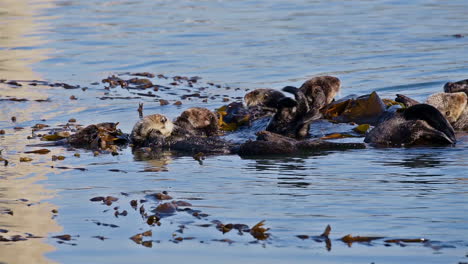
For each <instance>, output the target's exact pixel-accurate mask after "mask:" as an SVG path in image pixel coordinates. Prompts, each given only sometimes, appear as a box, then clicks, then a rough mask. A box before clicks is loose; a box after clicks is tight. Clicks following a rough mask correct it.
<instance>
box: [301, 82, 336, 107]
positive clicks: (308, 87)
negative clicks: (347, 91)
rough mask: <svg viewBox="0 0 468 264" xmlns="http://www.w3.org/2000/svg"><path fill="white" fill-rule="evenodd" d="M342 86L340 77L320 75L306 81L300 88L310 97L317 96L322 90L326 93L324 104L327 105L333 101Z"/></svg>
mask: <svg viewBox="0 0 468 264" xmlns="http://www.w3.org/2000/svg"><path fill="white" fill-rule="evenodd" d="M340 87H341V81H340V79H338V78H336V77H333V76H319V77H315V78H312V79H310V80H308V81H306V82H305V83H304V84H303V85H302V86H301V88H300V89H301V90H302V92H303V93H304V94H305V95H306V96H307V97H308V98H315V97H316V95H317V92H318V91H320V92H321V93H323V94H324V95H325V101H324V102H323V104H324V105H327V104H329V103H331V102H332V101H333V98H334V97H335V96H336V94H337V93H338V92H339V91H340Z"/></svg>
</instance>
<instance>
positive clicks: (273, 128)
mask: <svg viewBox="0 0 468 264" xmlns="http://www.w3.org/2000/svg"><path fill="white" fill-rule="evenodd" d="M340 85H341V82H340V80H339V79H338V78H336V77H332V76H320V77H315V78H312V79H310V80H308V81H306V82H305V83H304V84H303V85H302V86H301V87H300V88H296V87H294V86H286V87H284V88H283V91H285V92H288V93H291V94H293V95H294V100H293V99H291V98H289V97H285V98H282V99H280V100H279V101H278V106H277V112H276V113H275V115H274V116H273V118H272V119H271V121H270V123H269V124H268V126H267V128H266V130H267V131H270V132H274V133H277V134H280V135H284V136H288V137H292V138H297V139H303V138H306V137H307V136H308V135H309V129H310V124H311V123H312V122H313V121H314V120H317V119H319V118H321V117H322V114H321V112H320V110H321V109H323V108H324V107H325V106H326V105H328V104H329V103H330V102H332V100H333V98H334V97H335V95H336V94H337V93H338V92H339V90H340Z"/></svg>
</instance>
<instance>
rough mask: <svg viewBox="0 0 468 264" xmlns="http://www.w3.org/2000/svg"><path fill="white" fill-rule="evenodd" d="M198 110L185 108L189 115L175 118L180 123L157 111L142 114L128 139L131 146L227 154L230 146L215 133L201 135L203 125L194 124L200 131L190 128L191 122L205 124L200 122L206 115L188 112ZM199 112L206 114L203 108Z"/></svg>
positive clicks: (203, 131)
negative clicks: (146, 114) (156, 112)
mask: <svg viewBox="0 0 468 264" xmlns="http://www.w3.org/2000/svg"><path fill="white" fill-rule="evenodd" d="M198 111H199V110H189V112H190V114H187V113H186V114H184V116H185V118H182V119H183V120H184V121H180V120H181V119H179V122H177V123H179V124H182V126H178V125H176V124H174V123H172V122H171V121H170V120H169V119H168V118H167V117H165V116H163V115H160V114H154V115H149V116H145V117H144V118H143V119H142V120H140V121H138V122H137V123H136V124H135V126H134V127H133V131H132V133H131V135H130V138H131V141H132V143H133V145H134V146H135V147H151V148H155V149H160V148H164V149H170V150H176V151H180V152H189V153H198V152H203V153H206V154H213V153H220V154H227V153H230V151H231V147H232V145H231V144H230V143H229V142H227V141H225V140H222V139H220V138H219V137H217V136H208V137H207V136H205V135H203V134H204V133H205V130H204V129H203V127H201V128H200V126H198V128H200V129H201V130H197V128H194V126H193V125H192V124H195V125H196V124H198V125H201V124H205V125H206V123H205V122H204V121H203V120H205V121H206V118H205V117H206V116H197V115H192V114H193V113H195V112H198ZM200 112H203V113H206V111H204V110H200ZM199 118H200V119H199ZM177 120H178V119H176V121H177ZM190 120H191V121H192V122H191V121H190ZM215 124H216V123H215Z"/></svg>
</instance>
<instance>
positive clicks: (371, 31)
mask: <svg viewBox="0 0 468 264" xmlns="http://www.w3.org/2000/svg"><path fill="white" fill-rule="evenodd" d="M0 2H1V5H0V79H6V80H7V81H10V80H18V81H20V83H21V84H22V86H16V85H10V84H6V83H0V99H6V98H12V97H15V98H24V99H28V100H29V101H23V102H15V101H8V100H1V101H0V109H1V111H0V129H3V130H5V134H4V135H0V150H2V153H1V157H2V158H4V159H7V160H8V161H9V164H8V166H2V167H0V229H5V230H8V232H7V233H0V235H1V236H3V237H10V236H12V235H16V234H19V235H21V236H23V237H24V236H27V234H25V233H31V234H33V235H35V236H40V237H42V238H29V239H28V240H26V241H17V242H0V263H129V262H135V263H144V262H150V261H151V262H155V261H156V262H171V263H186V262H189V261H190V262H194V263H202V262H203V263H239V262H244V263H285V262H288V263H306V262H307V263H309V262H314V263H465V262H468V258H467V254H468V239H467V237H468V216H467V213H466V212H467V211H468V210H467V209H468V207H467V205H466V204H467V198H468V177H467V176H466V175H467V167H468V136H467V135H466V134H462V133H460V134H458V143H457V145H456V146H454V147H417V148H373V147H371V146H369V147H368V148H367V149H360V150H348V151H327V152H314V153H310V154H309V155H300V156H284V157H256V158H240V157H239V156H236V155H219V156H208V157H206V159H205V160H204V161H203V163H202V164H199V163H198V162H197V161H196V160H194V159H193V158H192V157H191V156H180V155H174V153H158V154H157V155H154V156H151V157H141V156H140V155H137V154H134V153H132V151H131V149H130V148H125V149H122V150H121V151H119V155H117V156H112V155H110V154H102V155H99V156H94V155H93V152H92V151H87V150H81V149H77V150H74V151H70V150H67V149H66V148H65V147H61V146H59V147H51V148H49V149H50V150H51V153H49V154H46V155H35V154H26V153H24V152H25V151H27V150H31V149H34V148H32V147H29V146H27V145H28V144H36V143H38V142H39V141H38V140H37V139H31V140H29V139H27V137H28V136H30V135H31V127H32V126H34V125H35V124H37V123H43V124H47V125H50V126H51V127H55V126H58V125H60V124H65V123H67V121H68V120H69V119H71V118H75V119H77V121H78V122H79V123H80V124H82V125H88V124H92V123H97V122H105V121H112V122H119V127H120V128H121V129H122V130H123V131H125V132H129V131H130V130H131V129H132V127H133V125H134V123H135V122H136V121H138V113H137V111H136V110H137V107H138V103H141V102H143V103H144V113H145V114H149V113H162V114H165V115H167V116H168V117H170V118H175V117H176V116H177V115H178V114H180V113H181V112H182V111H183V110H184V109H186V108H188V107H193V106H202V107H207V108H209V109H215V108H217V107H219V106H222V105H224V104H226V102H225V101H223V98H228V99H229V102H231V101H235V100H240V99H241V98H242V97H243V95H244V94H245V93H246V92H247V91H249V90H252V89H255V88H274V89H281V87H283V86H285V85H296V86H298V85H300V84H301V83H303V82H304V81H306V80H307V79H309V78H311V77H314V76H319V75H333V76H337V77H339V78H340V79H341V81H342V90H341V93H340V94H339V96H338V97H344V96H347V95H350V94H367V93H370V92H371V91H377V92H378V93H379V95H380V96H381V97H385V98H393V97H394V96H395V94H396V93H403V94H406V95H409V96H411V97H413V98H415V99H418V100H422V101H423V100H424V99H425V98H426V97H427V96H428V95H430V94H432V93H435V92H440V91H442V87H443V85H444V84H445V83H446V82H448V81H458V80H461V79H466V78H468V77H467V76H468V59H467V57H466V54H468V31H467V28H468V17H467V16H466V13H467V11H468V3H466V1H461V0H460V1H345V2H344V1H321V0H320V1H319V0H315V1H279V0H273V1H264V0H259V1H222V0H218V1H212V0H206V1H139V0H133V1H130V0H125V1H124V0H114V1H102V0H87V1H77V0H68V1H58V0H57V1H52V0H30V1H27V0H24V1H16V0H0ZM127 72H131V73H135V72H152V73H154V74H164V75H165V76H169V77H172V76H178V75H180V76H189V77H190V76H199V77H201V78H202V79H201V80H199V81H198V82H197V84H196V85H195V87H189V86H187V85H185V84H179V85H171V84H170V82H172V79H170V78H169V79H162V78H158V77H155V78H152V79H151V80H152V81H153V83H155V84H160V85H163V86H165V87H166V86H167V87H169V88H167V89H166V88H164V87H163V88H162V89H159V91H152V92H151V93H148V92H147V91H136V90H127V89H122V88H111V89H105V86H106V85H105V84H103V83H101V80H102V79H103V78H106V77H108V76H110V75H113V74H124V73H127ZM120 77H122V78H131V77H130V76H128V75H120ZM21 80H24V81H27V80H44V81H47V82H50V83H67V84H71V85H80V88H86V89H80V88H78V89H64V88H62V87H51V86H48V85H44V84H41V83H39V85H36V86H35V85H31V82H21ZM7 81H5V82H7ZM210 83H213V84H214V85H211V84H210ZM216 85H219V87H217V86H216ZM192 93H200V94H201V95H202V96H207V102H203V99H204V98H198V97H190V98H189V99H183V98H182V96H184V95H187V94H192ZM72 95H73V96H75V97H76V98H77V100H70V96H72ZM127 97H131V99H128V98H127ZM109 98H111V99H109ZM121 98H127V99H121ZM37 99H49V101H47V102H36V101H34V100H37ZM159 99H166V100H168V101H169V102H170V104H169V105H166V106H161V105H160V103H159ZM178 100H180V101H181V102H182V105H174V104H173V103H174V102H175V101H178ZM12 116H15V117H16V122H12V121H11V117H12ZM18 126H20V127H23V128H25V129H22V130H18V129H14V128H15V127H18ZM312 130H314V126H312ZM319 133H320V132H317V131H314V134H319ZM324 133H325V132H324ZM358 140H359V139H358ZM75 153H79V154H80V157H79V158H78V157H75V156H74V154H75ZM52 155H63V156H65V160H63V161H52V160H51V156H52ZM24 156H27V157H31V158H32V159H33V160H32V161H31V162H20V161H19V158H20V157H24ZM0 164H1V163H0ZM72 168H83V169H85V170H78V169H72ZM162 191H167V192H168V193H169V194H170V195H171V196H172V197H173V198H174V199H175V200H183V201H187V202H190V203H191V204H192V207H191V208H192V209H193V210H197V212H198V211H199V214H206V215H203V216H202V217H194V216H193V215H192V213H193V211H182V210H180V211H178V212H176V213H175V214H173V215H169V216H167V217H164V218H163V219H161V221H160V223H161V225H160V226H149V225H148V224H147V223H146V219H143V218H142V217H141V215H140V213H139V207H140V205H141V203H140V202H139V205H138V208H137V210H134V209H133V208H132V207H131V206H130V201H131V200H138V201H140V200H146V202H144V203H142V204H143V206H144V208H145V210H146V211H147V212H149V211H150V210H151V209H154V208H155V207H156V206H157V205H158V203H159V202H158V201H157V200H155V199H154V198H153V197H152V196H151V194H154V193H157V192H162ZM96 196H114V197H117V198H119V200H118V201H117V202H114V203H113V204H112V205H111V206H106V205H103V204H101V203H99V202H91V201H90V199H91V198H93V197H96ZM116 207H118V208H116ZM54 209H55V210H57V211H58V212H57V213H53V212H52V210H54ZM116 210H117V211H119V212H122V211H123V210H126V211H127V212H128V214H127V215H126V216H123V215H120V216H118V217H116V216H115V215H114V212H115V211H116ZM262 220H265V222H264V223H265V227H267V228H270V230H269V231H268V233H270V237H269V238H268V239H267V240H265V241H257V240H256V239H255V238H254V237H252V236H251V235H250V234H249V233H248V232H243V233H242V235H241V234H239V233H238V231H237V230H234V229H233V230H231V231H230V232H227V233H224V234H223V233H222V232H220V231H219V230H217V229H216V223H217V221H221V222H222V223H224V224H227V223H233V224H236V223H239V224H246V225H249V226H250V227H252V226H253V225H255V224H257V223H258V222H260V221H262ZM327 225H330V226H331V228H332V231H331V233H330V245H331V246H330V245H329V246H327V245H326V243H325V242H324V241H323V239H321V238H320V237H317V236H319V235H320V234H322V232H323V231H324V229H325V227H326V226H327ZM147 230H152V236H149V237H144V238H143V241H146V242H145V243H142V244H138V243H135V242H134V241H133V240H131V239H129V238H130V237H132V236H133V235H135V234H138V233H142V232H144V231H147ZM63 234H69V235H71V236H72V238H71V240H69V241H62V240H60V239H57V238H53V237H54V236H57V235H63ZM347 234H352V235H353V236H367V237H385V238H382V239H377V240H373V241H371V242H361V243H352V244H351V245H348V244H346V243H344V242H343V241H341V238H342V237H343V236H345V235H347ZM298 235H307V236H310V237H309V238H308V239H300V238H298V237H297V236H298ZM96 236H103V237H105V238H106V239H104V240H101V239H99V238H97V237H96ZM394 238H407V239H416V238H425V239H428V240H429V242H425V243H408V242H402V243H399V244H396V243H388V242H385V240H386V239H394ZM150 246H151V247H150Z"/></svg>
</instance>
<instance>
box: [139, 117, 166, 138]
mask: <svg viewBox="0 0 468 264" xmlns="http://www.w3.org/2000/svg"><path fill="white" fill-rule="evenodd" d="M140 122H141V123H140V129H139V133H138V134H139V135H140V136H141V137H144V138H146V137H147V136H148V135H149V134H150V133H157V134H161V135H162V136H164V137H168V136H170V135H171V133H172V131H173V129H174V124H172V122H171V121H170V120H169V119H167V117H165V116H163V115H160V114H154V115H149V116H145V117H144V118H143V119H142V120H141V121H140ZM137 125H138V124H137ZM134 130H135V128H134Z"/></svg>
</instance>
